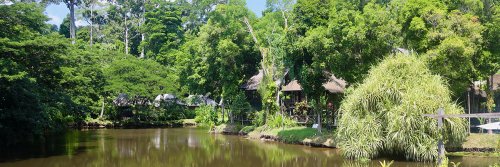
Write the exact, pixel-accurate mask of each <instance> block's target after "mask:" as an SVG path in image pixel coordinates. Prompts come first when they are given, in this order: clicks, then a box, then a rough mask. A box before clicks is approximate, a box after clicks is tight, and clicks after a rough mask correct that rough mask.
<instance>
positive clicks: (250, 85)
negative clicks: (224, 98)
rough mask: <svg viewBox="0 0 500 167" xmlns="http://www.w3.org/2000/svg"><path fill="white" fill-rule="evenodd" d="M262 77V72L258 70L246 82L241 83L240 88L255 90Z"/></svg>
mask: <svg viewBox="0 0 500 167" xmlns="http://www.w3.org/2000/svg"><path fill="white" fill-rule="evenodd" d="M262 77H264V72H263V71H262V70H259V73H258V74H257V75H254V76H252V77H251V78H250V79H248V80H247V82H246V83H245V84H243V85H241V87H240V88H242V89H245V90H257V89H258V88H259V84H260V82H261V81H262Z"/></svg>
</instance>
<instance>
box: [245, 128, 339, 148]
mask: <svg viewBox="0 0 500 167" xmlns="http://www.w3.org/2000/svg"><path fill="white" fill-rule="evenodd" d="M248 138H250V139H260V140H271V141H278V142H283V143H288V144H301V145H307V146H312V147H328V148H335V147H336V143H335V135H334V133H333V132H332V131H326V130H325V131H324V132H322V133H319V132H318V130H317V129H313V128H308V127H290V128H278V129H269V128H266V127H258V128H256V129H255V130H254V131H252V132H250V133H248Z"/></svg>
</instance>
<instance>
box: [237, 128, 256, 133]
mask: <svg viewBox="0 0 500 167" xmlns="http://www.w3.org/2000/svg"><path fill="white" fill-rule="evenodd" d="M253 130H255V126H245V127H243V128H242V129H241V130H240V134H248V133H250V132H252V131H253Z"/></svg>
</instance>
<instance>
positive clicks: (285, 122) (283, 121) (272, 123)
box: [266, 114, 297, 128]
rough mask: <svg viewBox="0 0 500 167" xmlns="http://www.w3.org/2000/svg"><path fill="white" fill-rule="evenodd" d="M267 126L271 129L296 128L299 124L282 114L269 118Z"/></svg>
mask: <svg viewBox="0 0 500 167" xmlns="http://www.w3.org/2000/svg"><path fill="white" fill-rule="evenodd" d="M266 126H267V127H269V128H281V127H294V126H297V122H296V121H295V120H293V119H291V118H289V117H286V116H285V117H284V118H283V115H281V114H273V115H269V117H267V122H266Z"/></svg>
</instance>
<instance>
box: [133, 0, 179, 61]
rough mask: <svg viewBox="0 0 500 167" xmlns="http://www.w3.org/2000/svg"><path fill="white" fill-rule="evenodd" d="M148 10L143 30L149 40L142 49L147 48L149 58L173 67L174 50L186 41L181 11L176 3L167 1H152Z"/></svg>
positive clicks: (144, 42) (145, 41)
mask: <svg viewBox="0 0 500 167" xmlns="http://www.w3.org/2000/svg"><path fill="white" fill-rule="evenodd" d="M146 8H147V12H146V13H145V18H146V22H145V25H144V26H143V27H142V28H143V29H144V30H143V31H145V32H147V38H146V39H145V40H144V41H143V42H142V44H141V47H144V48H145V50H146V56H147V57H149V58H152V59H155V60H157V61H158V62H161V63H162V64H165V65H173V64H174V63H175V57H173V56H175V54H172V53H173V49H177V48H178V47H179V46H180V45H181V44H182V42H183V39H184V38H183V31H182V22H181V11H180V10H179V7H178V6H177V5H175V4H174V3H172V2H165V1H152V3H151V4H149V5H148V6H147V7H146Z"/></svg>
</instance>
